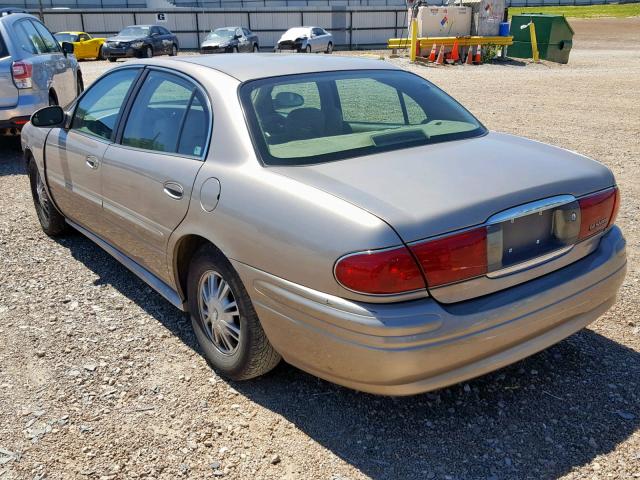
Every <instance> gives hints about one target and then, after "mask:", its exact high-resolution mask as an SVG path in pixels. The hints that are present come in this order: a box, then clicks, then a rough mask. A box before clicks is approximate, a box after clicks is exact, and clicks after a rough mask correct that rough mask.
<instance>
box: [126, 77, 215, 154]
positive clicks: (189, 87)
mask: <svg viewBox="0 0 640 480" xmlns="http://www.w3.org/2000/svg"><path fill="white" fill-rule="evenodd" d="M195 91H196V88H195V86H194V85H193V84H192V83H191V82H188V81H187V80H184V79H182V78H180V77H178V76H176V75H171V74H169V73H164V72H158V71H152V72H151V73H149V75H148V76H147V78H146V79H145V81H144V84H143V85H142V88H141V89H140V91H139V92H138V95H137V96H136V99H135V101H134V102H133V106H132V107H131V112H130V113H129V118H128V119H127V123H126V125H125V127H124V134H123V136H122V144H123V145H127V146H130V147H136V148H144V149H146V150H155V151H157V152H166V153H176V152H177V151H178V136H179V134H180V126H181V125H182V122H183V120H184V118H185V116H186V114H187V110H188V109H189V105H190V104H191V100H192V96H193V94H194V92H195ZM194 115H196V114H195V113H194ZM188 133H190V132H188ZM199 146H200V148H201V150H202V149H203V148H204V145H199ZM183 148H186V147H183ZM195 148H196V146H195V145H194V146H193V147H192V151H195ZM192 155H196V154H195V153H192Z"/></svg>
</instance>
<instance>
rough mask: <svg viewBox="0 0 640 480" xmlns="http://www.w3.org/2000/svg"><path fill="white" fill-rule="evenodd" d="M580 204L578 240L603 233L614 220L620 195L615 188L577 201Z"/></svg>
mask: <svg viewBox="0 0 640 480" xmlns="http://www.w3.org/2000/svg"><path fill="white" fill-rule="evenodd" d="M578 203H579V204H580V235H579V237H578V238H579V240H584V239H585V238H589V237H591V236H592V235H595V234H596V233H599V232H601V231H603V230H604V229H605V228H607V227H608V226H609V225H612V224H613V222H615V220H616V215H617V214H618V208H619V206H620V193H619V191H618V189H617V188H616V187H613V188H609V189H607V190H604V191H602V192H597V193H594V194H593V195H589V196H587V197H582V198H580V199H579V200H578Z"/></svg>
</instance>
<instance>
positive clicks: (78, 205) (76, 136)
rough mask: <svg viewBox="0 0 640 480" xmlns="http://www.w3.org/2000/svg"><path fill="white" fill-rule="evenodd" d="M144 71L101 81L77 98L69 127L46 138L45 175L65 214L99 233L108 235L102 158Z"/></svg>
mask: <svg viewBox="0 0 640 480" xmlns="http://www.w3.org/2000/svg"><path fill="white" fill-rule="evenodd" d="M140 72H141V69H140V68H122V69H118V70H116V71H114V72H112V73H109V74H107V75H106V76H104V77H102V78H100V79H99V80H97V81H96V82H95V83H94V84H93V85H91V87H90V88H89V89H87V90H86V91H85V93H84V94H83V95H82V97H81V98H80V99H79V100H78V102H77V104H76V106H75V109H74V112H73V116H72V118H71V122H70V128H68V129H65V128H54V129H53V130H51V133H50V134H49V136H48V137H47V144H46V147H45V148H46V152H45V158H46V162H47V164H46V173H47V179H48V183H49V186H50V188H51V194H52V196H53V199H54V200H55V202H56V204H57V205H58V206H59V207H60V209H61V210H62V212H63V213H64V215H65V216H67V217H68V218H69V219H71V220H73V221H75V222H76V223H78V224H80V225H82V226H83V227H85V228H87V229H89V230H91V231H93V232H94V233H98V234H101V233H103V231H102V229H103V223H104V222H103V220H102V187H101V174H102V168H101V162H102V157H103V155H104V152H105V151H106V150H107V147H108V146H109V145H110V144H111V143H112V141H113V138H114V134H115V132H114V129H115V126H116V124H117V120H118V118H119V116H120V113H121V111H122V106H123V104H124V101H125V99H126V97H127V95H128V92H129V91H130V90H131V88H132V86H133V85H134V83H135V80H136V78H137V77H138V75H139V74H140Z"/></svg>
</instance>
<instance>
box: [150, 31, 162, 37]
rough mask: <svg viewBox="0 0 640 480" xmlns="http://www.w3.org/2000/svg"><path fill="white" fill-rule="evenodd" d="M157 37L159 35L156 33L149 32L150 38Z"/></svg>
mask: <svg viewBox="0 0 640 480" xmlns="http://www.w3.org/2000/svg"><path fill="white" fill-rule="evenodd" d="M158 35H160V34H159V33H158V32H151V36H152V37H157V36H158Z"/></svg>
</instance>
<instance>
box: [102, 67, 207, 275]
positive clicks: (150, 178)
mask: <svg viewBox="0 0 640 480" xmlns="http://www.w3.org/2000/svg"><path fill="white" fill-rule="evenodd" d="M147 71H148V74H147V76H146V78H145V79H144V82H143V83H142V85H141V87H140V89H139V91H138V92H137V94H136V97H135V100H134V101H133V102H132V103H131V106H130V108H129V111H128V113H127V114H126V117H127V118H126V121H125V122H124V124H123V125H122V126H121V127H120V128H119V134H118V137H119V138H118V141H117V142H116V144H114V145H112V146H110V147H109V148H108V149H107V151H106V152H105V155H104V160H103V164H102V179H103V182H102V194H103V207H104V215H105V218H106V219H107V221H108V222H109V223H110V228H109V231H108V232H106V235H107V240H108V241H109V242H110V243H112V244H113V245H114V246H116V247H117V248H118V249H120V250H122V251H123V252H124V253H126V254H127V255H128V256H129V257H130V258H132V259H133V260H134V261H136V262H137V263H139V264H141V265H143V266H144V267H146V268H147V269H148V270H151V271H152V272H153V273H155V274H156V275H158V276H159V277H160V278H163V279H168V278H169V277H168V269H167V265H166V248H167V241H168V239H169V236H170V235H171V233H172V232H173V230H175V228H176V227H177V226H178V225H179V224H180V222H181V221H182V219H183V218H184V217H185V215H186V213H187V208H188V206H189V199H190V198H191V189H192V187H193V183H194V181H195V178H196V175H197V173H198V170H199V169H200V167H201V166H202V164H203V159H204V157H205V155H206V150H207V145H208V138H209V131H210V125H211V116H210V113H209V112H210V111H211V110H210V108H209V106H208V104H209V103H208V100H207V97H206V95H205V94H204V92H203V90H202V89H201V88H200V87H199V86H197V85H196V84H195V83H194V82H193V81H192V80H191V79H189V78H188V77H186V76H183V75H182V74H180V73H178V72H171V71H167V70H165V69H160V68H155V67H154V68H149V69H148V70H147Z"/></svg>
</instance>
